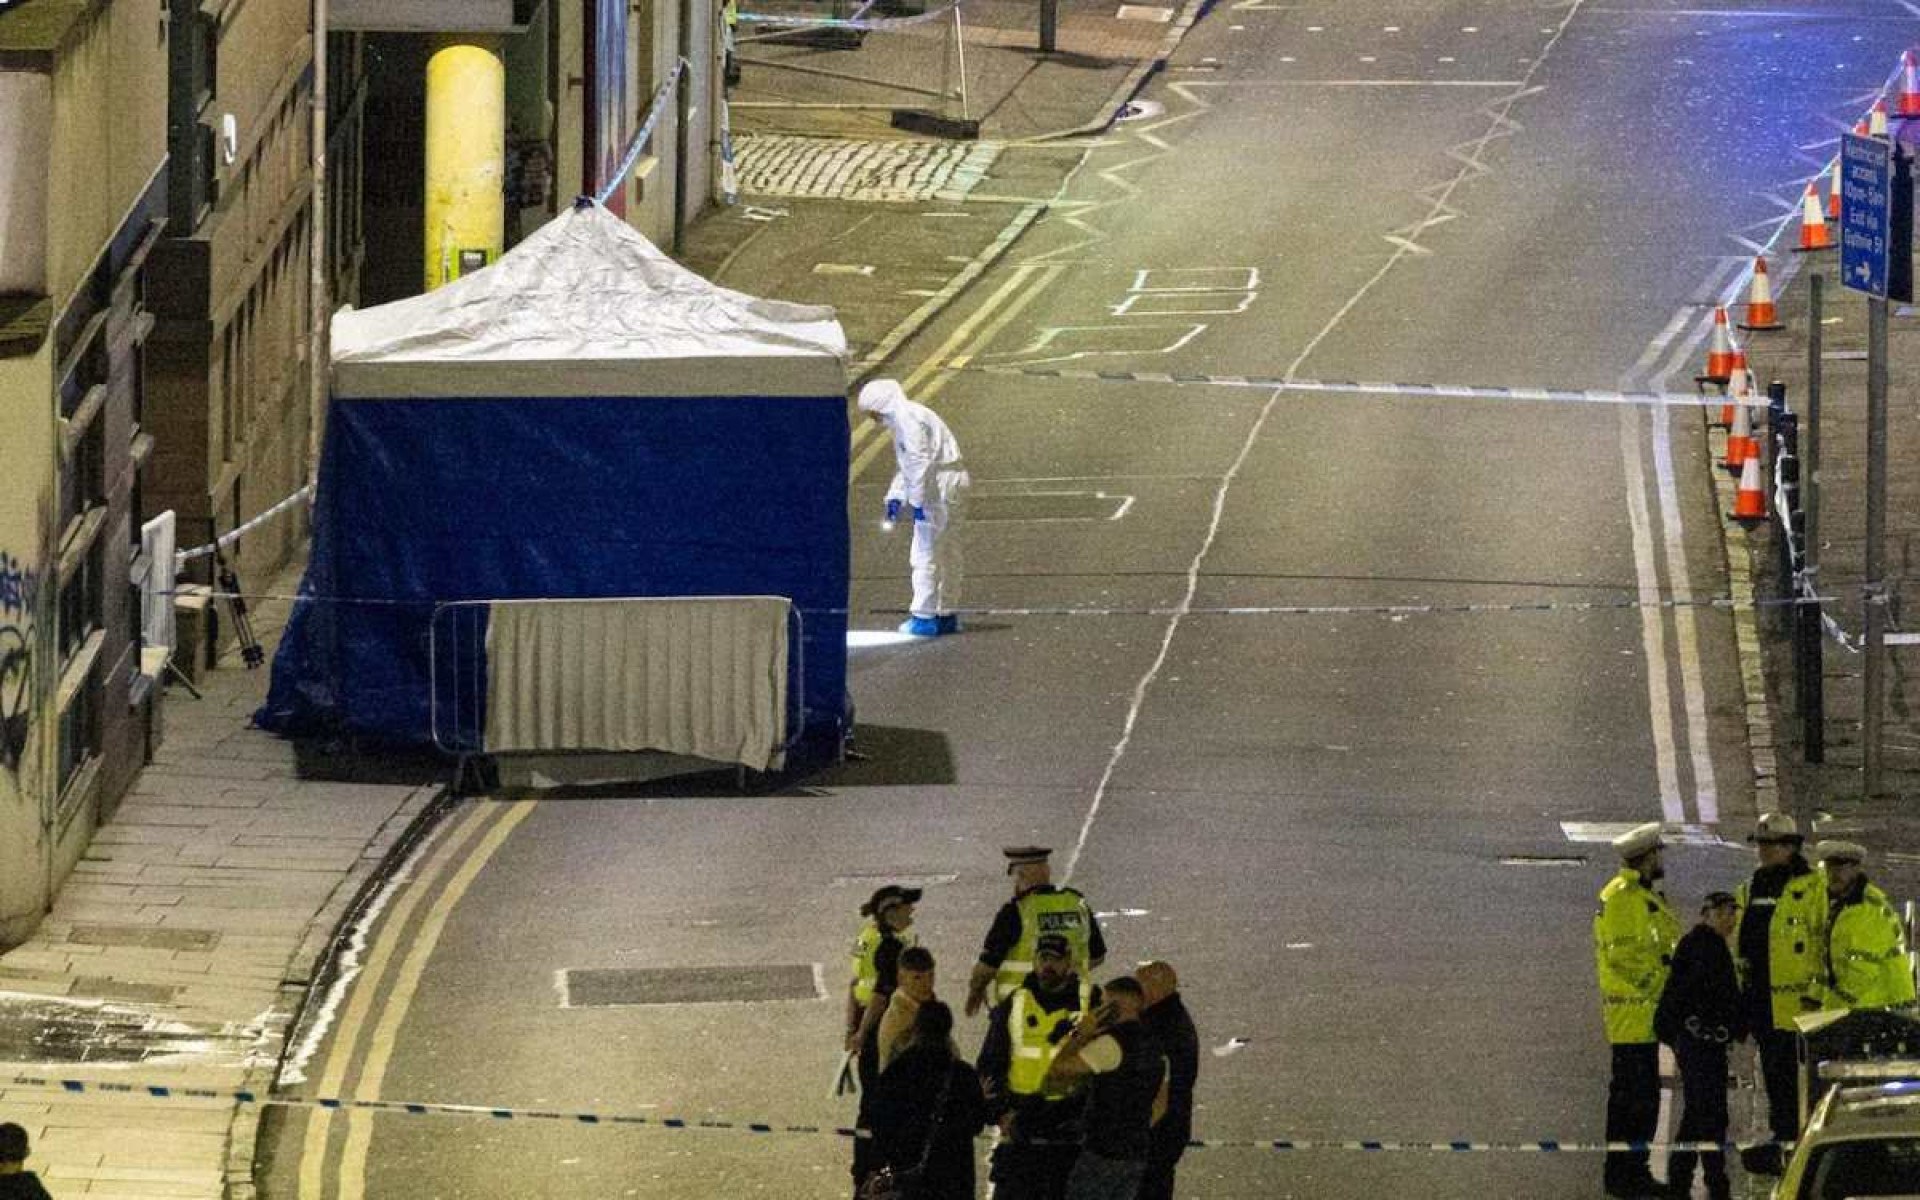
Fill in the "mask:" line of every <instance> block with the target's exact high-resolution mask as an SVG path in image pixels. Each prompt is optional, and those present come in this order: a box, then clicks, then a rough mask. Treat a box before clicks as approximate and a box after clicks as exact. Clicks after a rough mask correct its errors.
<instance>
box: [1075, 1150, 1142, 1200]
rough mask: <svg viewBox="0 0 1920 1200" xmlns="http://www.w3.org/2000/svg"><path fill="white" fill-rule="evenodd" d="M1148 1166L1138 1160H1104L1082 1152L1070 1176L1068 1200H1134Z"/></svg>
mask: <svg viewBox="0 0 1920 1200" xmlns="http://www.w3.org/2000/svg"><path fill="white" fill-rule="evenodd" d="M1146 1167H1147V1164H1146V1163H1144V1162H1141V1161H1139V1160H1138V1159H1124V1158H1103V1157H1102V1156H1100V1155H1098V1154H1094V1153H1093V1152H1091V1151H1088V1150H1082V1151H1081V1152H1080V1157H1079V1158H1078V1159H1076V1160H1074V1164H1073V1174H1072V1175H1070V1176H1068V1177H1067V1200H1134V1197H1135V1196H1137V1195H1138V1194H1139V1191H1140V1175H1141V1172H1143V1171H1145V1170H1146Z"/></svg>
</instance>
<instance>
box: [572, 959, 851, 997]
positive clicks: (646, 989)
mask: <svg viewBox="0 0 1920 1200" xmlns="http://www.w3.org/2000/svg"><path fill="white" fill-rule="evenodd" d="M561 993H562V995H563V997H564V999H563V1000H562V1001H561V1007H563V1008H615V1007H620V1006H624V1005H630V1004H758V1003H764V1002H766V1001H768V1000H817V999H819V998H820V995H821V992H820V984H819V980H818V969H817V968H816V967H815V966H814V965H813V964H811V963H793V964H781V965H777V966H770V967H583V968H576V969H572V970H568V971H565V972H563V978H562V987H561Z"/></svg>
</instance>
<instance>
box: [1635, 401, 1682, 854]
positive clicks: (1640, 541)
mask: <svg viewBox="0 0 1920 1200" xmlns="http://www.w3.org/2000/svg"><path fill="white" fill-rule="evenodd" d="M1620 457H1621V460H1622V462H1623V464H1624V465H1625V469H1626V479H1627V518H1628V521H1629V523H1630V524H1631V525H1632V528H1633V569H1634V574H1635V575H1636V576H1637V577H1638V581H1639V585H1640V601H1641V603H1642V604H1643V605H1651V604H1652V603H1653V602H1654V601H1657V600H1658V599H1659V597H1660V581H1659V578H1658V577H1657V576H1656V575H1655V573H1654V565H1653V534H1652V531H1651V528H1650V524H1649V522H1648V520H1647V493H1646V480H1645V477H1644V476H1643V474H1642V473H1641V470H1640V412H1639V410H1638V409H1632V408H1629V409H1622V410H1621V412H1620ZM1640 646H1641V649H1642V651H1643V652H1644V653H1643V657H1644V659H1645V661H1646V664H1647V712H1648V716H1649V718H1650V719H1651V720H1652V723H1653V768H1654V774H1655V776H1656V777H1657V778H1658V780H1659V782H1660V811H1661V813H1662V815H1664V816H1665V817H1666V819H1667V820H1668V821H1673V822H1678V821H1681V820H1684V819H1685V818H1686V809H1685V807H1684V806H1683V805H1682V804H1681V801H1680V778H1679V767H1678V764H1677V759H1676V756H1675V754H1674V743H1673V708H1672V700H1671V697H1670V696H1669V693H1668V691H1667V648H1666V629H1665V618H1664V617H1663V616H1662V615H1661V613H1660V611H1659V609H1657V608H1652V607H1643V608H1641V610H1640Z"/></svg>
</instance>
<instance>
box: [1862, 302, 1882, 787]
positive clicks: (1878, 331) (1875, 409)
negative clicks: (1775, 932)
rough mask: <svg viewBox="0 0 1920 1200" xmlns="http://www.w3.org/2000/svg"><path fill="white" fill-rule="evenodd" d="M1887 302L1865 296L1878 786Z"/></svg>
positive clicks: (1868, 682)
mask: <svg viewBox="0 0 1920 1200" xmlns="http://www.w3.org/2000/svg"><path fill="white" fill-rule="evenodd" d="M1886 564H1887V302H1886V300H1884V299H1883V298H1881V297H1879V296H1873V297H1869V298H1868V300H1867V545H1866V571H1865V578H1864V579H1863V580H1862V581H1861V598H1862V600H1863V601H1864V602H1865V607H1866V645H1865V646H1864V647H1863V648H1862V653H1863V654H1864V655H1865V656H1866V663H1865V672H1864V677H1863V685H1864V688H1865V695H1864V696H1863V697H1862V705H1861V714H1860V747H1861V781H1860V783H1861V789H1862V790H1863V791H1864V792H1865V793H1866V794H1867V795H1869V796H1874V795H1878V794H1879V792H1880V758H1881V749H1882V747H1881V739H1882V730H1881V724H1882V716H1883V713H1884V711H1885V707H1886V697H1885V696H1884V695H1883V690H1884V688H1885V684H1884V683H1883V681H1882V674H1883V671H1884V666H1885V663H1884V660H1885V658H1886V628H1887V607H1886V605H1887V586H1886V573H1887V567H1886Z"/></svg>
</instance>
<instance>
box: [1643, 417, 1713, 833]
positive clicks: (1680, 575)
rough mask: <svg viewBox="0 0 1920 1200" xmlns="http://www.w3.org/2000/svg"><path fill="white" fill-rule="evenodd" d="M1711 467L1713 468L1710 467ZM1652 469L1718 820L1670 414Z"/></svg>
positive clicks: (1658, 428) (1700, 767)
mask: <svg viewBox="0 0 1920 1200" xmlns="http://www.w3.org/2000/svg"><path fill="white" fill-rule="evenodd" d="M1709 470H1711V467H1709ZM1653 473H1654V479H1655V480H1656V482H1657V486H1658V490H1659V495H1660V517H1661V526H1662V532H1663V533H1664V534H1665V538H1664V542H1665V546H1666V556H1667V589H1668V594H1669V595H1671V596H1672V597H1673V600H1674V602H1675V605H1676V607H1675V608H1674V612H1673V635H1674V636H1673V641H1674V652H1675V653H1676V654H1677V655H1678V656H1679V659H1680V688H1681V693H1682V701H1683V705H1684V707H1685V709H1686V713H1687V750H1688V753H1689V756H1690V758H1691V760H1692V763H1693V801H1694V807H1695V810H1696V812H1697V813H1698V815H1699V818H1700V819H1701V820H1702V821H1706V822H1709V823H1711V822H1714V821H1718V820H1719V819H1720V798H1719V795H1718V792H1717V789H1716V787H1715V785H1714V779H1713V745H1712V743H1711V741H1709V740H1708V736H1707V692H1706V687H1705V686H1704V685H1703V684H1702V682H1701V677H1700V634H1699V628H1698V623H1697V621H1696V618H1695V615H1694V611H1693V608H1692V603H1693V587H1692V585H1691V584H1690V583H1689V582H1688V579H1687V549H1686V538H1685V535H1684V533H1683V531H1682V530H1681V527H1680V489H1679V488H1678V487H1677V486H1675V483H1674V477H1673V430H1672V427H1671V419H1670V418H1669V417H1667V416H1664V415H1656V416H1655V417H1654V418H1653Z"/></svg>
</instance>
